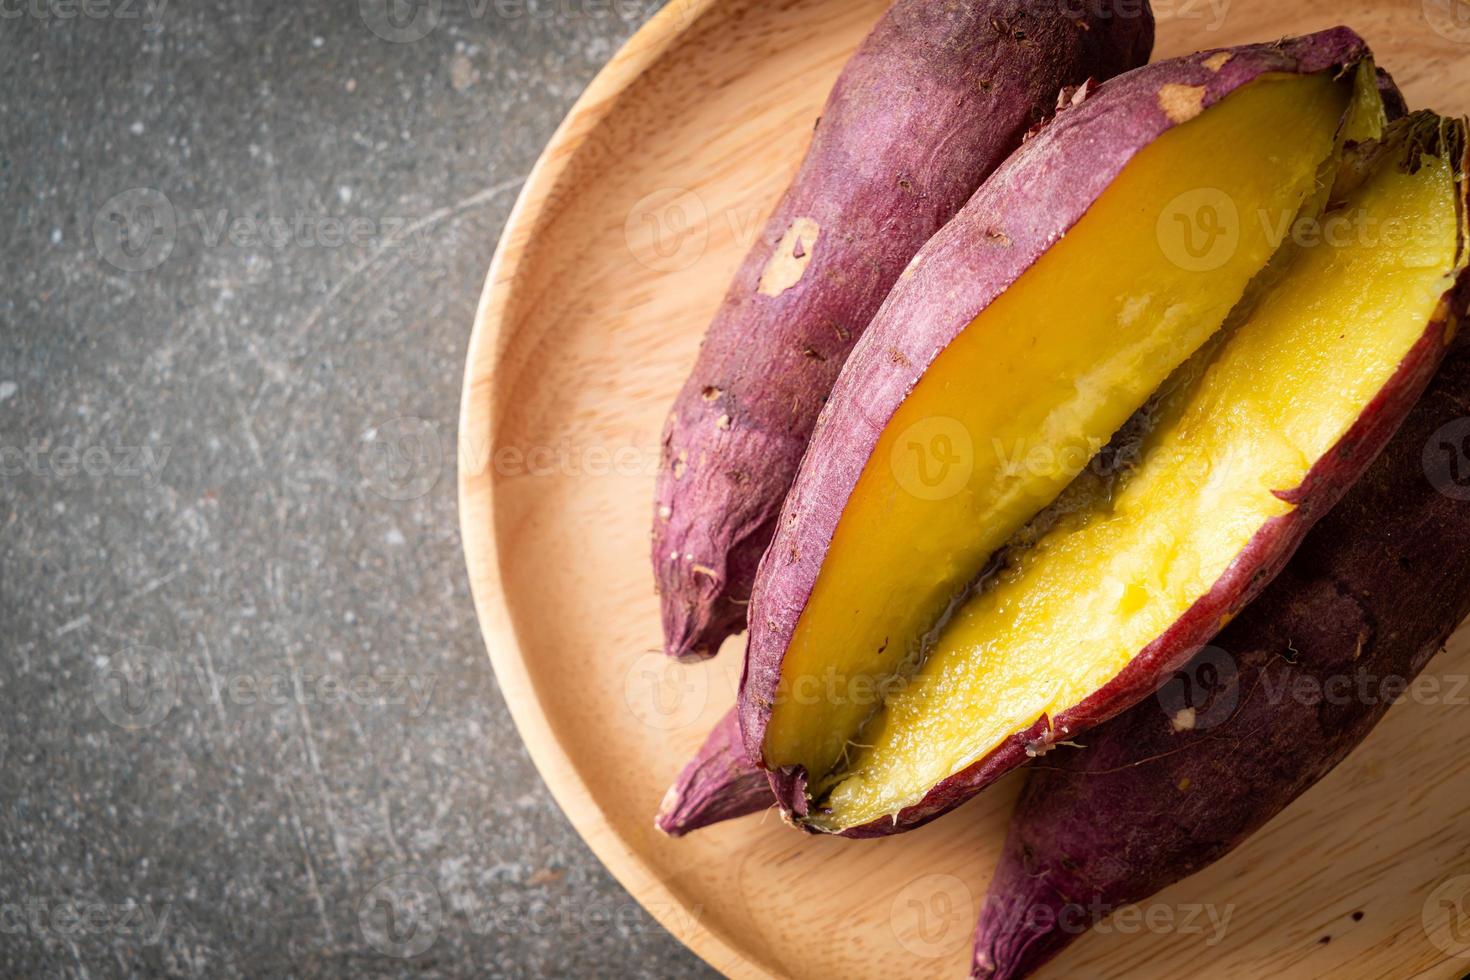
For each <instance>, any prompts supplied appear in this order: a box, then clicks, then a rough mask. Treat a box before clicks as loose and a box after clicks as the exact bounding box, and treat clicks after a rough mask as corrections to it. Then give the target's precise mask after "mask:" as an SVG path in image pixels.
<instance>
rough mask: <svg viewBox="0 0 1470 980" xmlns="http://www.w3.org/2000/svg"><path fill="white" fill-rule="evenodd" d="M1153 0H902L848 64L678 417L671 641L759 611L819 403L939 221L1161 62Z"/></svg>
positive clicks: (712, 646)
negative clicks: (1116, 79)
mask: <svg viewBox="0 0 1470 980" xmlns="http://www.w3.org/2000/svg"><path fill="white" fill-rule="evenodd" d="M1152 46H1153V16H1152V14H1151V12H1150V11H1149V8H1148V4H1147V3H1146V2H1143V3H1140V2H1137V0H1096V2H1093V3H1086V4H1076V3H1068V2H1067V0H953V2H945V3H934V2H931V0H898V2H897V3H895V4H894V6H893V7H892V9H890V10H889V12H888V13H887V14H886V15H885V16H884V17H883V19H882V20H881V21H879V23H878V25H877V26H876V27H875V28H874V29H873V32H872V33H871V34H870V35H869V36H868V38H867V39H866V40H865V41H864V43H863V44H862V46H861V47H860V48H859V49H858V51H857V52H856V53H855V54H854V55H853V57H852V59H851V61H849V62H848V64H847V66H846V68H845V69H844V70H843V72H842V74H841V76H840V77H839V78H838V80H837V83H836V85H835V87H834V88H833V90H832V94H831V96H830V97H829V98H828V100H827V104H826V107H825V109H824V110H823V112H822V116H821V118H820V120H819V123H818V125H817V129H816V133H815V135H814V136H813V138H812V144H811V148H810V150H809V151H808V153H807V156H806V159H805V160H804V162H803V163H802V166H801V169H800V171H799V172H798V174H797V176H796V178H795V180H794V182H793V183H792V185H791V187H790V188H789V189H788V190H787V192H786V194H785V196H784V197H783V198H782V200H781V202H780V203H779V204H778V205H777V207H776V210H775V213H774V214H773V215H772V217H771V219H770V221H769V222H768V223H767V224H766V226H765V229H764V230H763V231H762V233H761V236H760V238H759V240H758V241H757V242H756V244H755V246H754V247H753V248H752V249H751V251H750V254H749V255H748V256H747V257H746V259H745V261H744V263H743V264H742V265H741V267H740V270H739V272H738V273H737V274H736V276H735V280H734V282H733V284H732V285H731V287H730V290H729V293H728V294H727V295H726V297H725V301H724V303H723V305H722V306H721V307H720V310H719V313H718V314H717V315H716V317H715V319H714V322H713V323H712V324H711V325H710V327H709V331H708V333H707V335H706V337H705V340H704V345H703V347H702V348H701V350H700V353H699V358H698V361H697V362H696V364H695V366H694V370H693V372H692V373H691V374H690V376H689V379H688V381H687V382H686V383H685V385H684V388H683V390H682V391H681V392H680V394H679V397H678V400H677V401H676V402H675V404H674V407H673V410H672V412H671V413H670V416H669V420H668V423H667V426H666V427H665V430H664V435H663V450H662V462H661V465H660V470H659V476H658V485H657V492H656V500H655V514H654V525H653V549H652V553H653V567H654V578H655V583H656V585H657V587H658V590H659V593H660V601H661V603H662V614H663V628H664V637H665V650H666V652H667V653H669V654H670V655H671V656H675V657H679V658H689V659H695V658H700V657H705V656H710V655H713V654H714V653H715V652H716V651H717V650H718V649H719V646H720V644H721V642H723V641H724V639H725V638H726V637H728V636H730V635H731V634H733V633H737V632H739V631H740V630H742V629H744V627H745V620H746V607H747V601H748V599H749V597H750V589H751V584H752V582H753V580H754V578H755V569H756V565H757V563H758V562H759V560H760V556H761V554H762V552H764V551H765V549H766V545H767V544H768V543H769V542H770V539H771V535H772V533H773V532H774V530H775V521H776V515H777V513H778V511H779V509H780V506H781V501H782V500H783V499H784V498H785V496H786V491H787V490H788V489H789V488H790V486H791V480H792V478H793V477H794V476H795V474H796V467H797V464H798V462H799V461H800V459H801V455H802V452H803V451H804V450H805V449H806V445H807V440H808V438H809V437H810V435H811V430H812V426H813V424H814V423H815V421H816V418H817V413H818V412H819V411H820V409H821V407H822V404H823V402H824V401H825V400H826V398H827V395H828V393H829V392H830V391H831V388H832V382H833V381H834V379H835V378H836V377H837V372H838V369H839V368H841V366H842V364H843V362H844V361H845V360H846V359H847V355H848V353H849V352H850V351H851V350H852V346H853V344H854V343H855V342H856V340H857V338H858V336H859V335H860V334H861V333H862V332H863V330H864V329H865V328H866V327H867V325H868V322H869V320H871V319H872V316H873V314H874V312H876V311H877V309H878V306H879V304H880V303H881V302H882V300H883V297H884V296H886V295H887V294H888V291H889V288H890V287H891V286H892V285H893V283H894V282H895V280H897V279H898V277H899V274H900V273H901V272H902V271H903V269H904V267H905V266H906V265H907V264H908V262H909V260H910V259H911V258H913V256H914V253H915V252H917V251H918V250H919V246H921V245H922V244H923V243H924V242H925V241H926V240H928V238H929V237H930V236H931V235H933V234H934V232H935V231H937V230H938V229H939V228H940V227H941V226H942V225H943V224H944V223H945V222H946V221H948V220H949V219H950V217H952V216H953V215H954V213H955V212H956V211H958V210H959V208H960V207H961V205H963V204H964V203H965V201H966V200H967V199H968V198H969V197H970V195H971V194H972V193H974V191H975V189H976V188H977V187H979V186H980V184H981V182H982V181H983V180H984V179H985V178H986V177H987V176H989V174H990V173H991V172H992V171H993V170H994V169H995V168H996V166H998V165H999V164H1000V163H1001V161H1002V160H1004V159H1005V158H1006V156H1007V155H1008V154H1010V152H1011V151H1012V150H1013V149H1015V147H1016V146H1017V145H1018V144H1019V143H1020V142H1021V139H1022V137H1023V136H1024V134H1025V133H1026V132H1027V130H1028V129H1030V128H1031V127H1032V126H1034V125H1035V124H1036V123H1037V122H1039V121H1040V120H1042V119H1043V118H1045V116H1046V115H1048V114H1049V113H1050V111H1051V110H1052V108H1053V107H1054V106H1055V105H1056V104H1057V97H1058V91H1059V90H1060V89H1062V88H1063V87H1064V86H1075V85H1079V84H1081V83H1083V82H1084V81H1086V80H1087V79H1088V78H1099V79H1101V78H1107V77H1109V76H1112V75H1115V74H1117V73H1119V72H1122V71H1125V70H1127V69H1129V68H1132V67H1134V66H1136V65H1140V64H1143V63H1144V62H1146V61H1148V57H1149V52H1150V50H1151V49H1152Z"/></svg>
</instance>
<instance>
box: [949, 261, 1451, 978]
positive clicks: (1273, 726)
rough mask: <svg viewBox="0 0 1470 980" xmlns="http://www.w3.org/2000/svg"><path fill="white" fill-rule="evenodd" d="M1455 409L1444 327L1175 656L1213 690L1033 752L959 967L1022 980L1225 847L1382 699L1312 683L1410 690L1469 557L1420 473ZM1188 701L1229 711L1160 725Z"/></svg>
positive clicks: (1444, 448) (1346, 740)
mask: <svg viewBox="0 0 1470 980" xmlns="http://www.w3.org/2000/svg"><path fill="white" fill-rule="evenodd" d="M1467 301H1470V289H1467V288H1466V286H1465V284H1464V283H1463V281H1462V283H1461V285H1460V287H1459V288H1458V290H1457V292H1456V294H1455V296H1454V299H1453V301H1452V302H1447V303H1446V305H1447V306H1450V307H1452V309H1453V313H1454V316H1455V317H1456V318H1458V317H1460V316H1463V315H1464V313H1465V310H1466V305H1467ZM1467 417H1470V337H1464V336H1461V337H1460V338H1459V339H1457V340H1455V341H1454V342H1453V346H1452V349H1451V351H1450V353H1449V355H1448V356H1447V357H1446V359H1445V361H1444V363H1443V365H1442V366H1441V368H1440V370H1439V373H1438V374H1437V375H1436V376H1435V377H1434V380H1433V381H1432V382H1431V384H1430V386H1429V389H1428V391H1427V392H1426V393H1425V395H1424V397H1423V398H1422V399H1421V400H1420V401H1419V403H1418V404H1417V405H1415V407H1414V409H1413V410H1412V412H1411V413H1410V414H1409V416H1408V418H1407V420H1406V421H1405V422H1404V424H1403V426H1402V428H1400V429H1399V431H1398V433H1397V434H1396V435H1395V436H1394V437H1393V441H1392V442H1391V443H1390V444H1389V445H1388V447H1387V449H1385V450H1384V452H1383V453H1382V455H1380V456H1379V457H1378V458H1377V460H1376V461H1375V462H1374V463H1373V465H1372V466H1371V467H1370V468H1369V470H1368V471H1367V473H1366V474H1365V475H1364V476H1363V478H1362V479H1361V480H1360V481H1359V482H1358V483H1357V484H1356V485H1355V486H1354V487H1353V488H1352V489H1351V490H1350V491H1349V492H1348V494H1347V495H1346V496H1345V497H1344V498H1343V500H1342V502H1341V503H1339V504H1338V505H1337V507H1336V508H1335V509H1334V510H1333V511H1332V512H1331V513H1330V514H1328V515H1327V516H1326V517H1325V518H1324V519H1323V520H1322V521H1321V523H1320V524H1318V525H1317V527H1316V528H1315V529H1314V530H1313V531H1312V533H1311V534H1310V535H1309V536H1308V537H1307V539H1306V541H1305V542H1304V543H1303V544H1302V546H1301V548H1300V549H1299V550H1298V551H1297V552H1296V555H1295V556H1294V557H1293V558H1292V559H1291V562H1290V563H1289V564H1288V565H1287V567H1286V569H1285V570H1284V571H1283V572H1282V573H1281V575H1280V576H1279V577H1278V578H1277V579H1276V581H1275V582H1274V583H1273V584H1272V585H1271V587H1270V588H1269V589H1267V590H1266V592H1265V593H1264V594H1263V595H1262V596H1261V597H1260V598H1259V599H1258V600H1256V602H1255V603H1254V604H1253V605H1251V606H1250V607H1249V608H1248V609H1246V610H1245V611H1244V612H1243V613H1241V615H1240V616H1239V618H1237V619H1236V620H1234V621H1233V622H1232V623H1231V624H1230V625H1229V626H1228V627H1226V628H1225V630H1224V631H1223V632H1221V633H1220V634H1219V636H1218V637H1217V638H1216V639H1215V641H1214V644H1213V646H1214V647H1215V648H1216V650H1208V651H1204V652H1202V653H1201V654H1200V655H1199V658H1198V659H1197V660H1195V661H1194V662H1192V663H1190V664H1189V665H1187V667H1186V668H1185V670H1184V672H1183V675H1182V677H1181V679H1180V683H1181V684H1183V683H1186V682H1194V681H1200V680H1204V679H1208V678H1209V673H1208V672H1209V671H1214V672H1216V675H1217V676H1216V677H1215V679H1214V683H1213V684H1212V685H1210V690H1209V695H1210V698H1209V699H1206V698H1204V697H1201V696H1200V695H1199V694H1194V695H1193V696H1192V697H1191V698H1190V699H1189V700H1188V701H1185V700H1183V699H1182V698H1181V699H1180V700H1179V702H1178V705H1176V704H1175V703H1174V699H1173V698H1172V697H1171V698H1169V699H1167V701H1166V699H1165V698H1163V697H1161V698H1160V699H1150V700H1148V701H1145V702H1143V703H1141V704H1139V705H1137V706H1136V707H1134V708H1133V709H1131V710H1130V711H1128V712H1126V713H1124V714H1122V715H1120V716H1119V717H1117V718H1115V719H1113V720H1112V721H1111V722H1108V723H1107V724H1105V725H1102V726H1100V727H1099V728H1097V729H1095V730H1094V731H1093V732H1091V733H1090V734H1089V735H1088V736H1087V737H1084V738H1083V739H1082V740H1081V741H1083V742H1084V743H1085V748H1084V749H1082V750H1080V751H1073V750H1070V749H1065V748H1058V749H1057V750H1055V751H1054V752H1053V753H1052V754H1051V755H1049V756H1047V757H1046V759H1045V760H1044V761H1041V762H1038V763H1036V764H1035V766H1034V767H1033V774H1032V775H1031V777H1030V780H1029V782H1028V783H1027V786H1026V788H1025V790H1024V791H1023V793H1022V796H1021V799H1020V802H1019V803H1018V804H1017V807H1016V811H1015V813H1014V815H1013V816H1012V819H1011V825H1010V832H1009V836H1008V838H1007V841H1006V846H1005V850H1004V852H1003V854H1002V857H1001V861H1000V865H999V867H998V868H997V871H996V874H995V878H994V879H993V880H992V882H991V885H990V896H989V898H988V899H987V901H986V903H985V907H984V909H983V911H982V913H981V917H980V921H979V924H978V926H977V928H976V933H975V957H974V965H973V976H975V977H983V978H986V980H1009V978H1017V977H1024V976H1028V975H1029V974H1031V973H1032V972H1033V971H1035V970H1036V969H1037V968H1038V967H1040V966H1041V965H1042V964H1043V963H1045V962H1047V961H1048V960H1050V959H1051V958H1052V957H1054V956H1056V955H1057V953H1059V952H1060V951H1061V950H1062V949H1064V948H1065V947H1066V946H1067V945H1068V944H1069V943H1071V942H1072V941H1073V940H1074V939H1076V938H1077V937H1078V936H1079V935H1081V934H1082V932H1084V931H1085V930H1086V929H1087V927H1088V926H1090V925H1092V924H1093V922H1092V921H1091V919H1090V918H1089V916H1090V915H1092V914H1093V912H1094V910H1096V909H1103V910H1108V909H1113V908H1117V907H1118V906H1120V905H1127V904H1131V903H1135V902H1140V901H1143V900H1144V899H1146V898H1148V897H1149V896H1151V895H1153V894H1154V893H1156V892H1158V891H1159V890H1161V889H1163V888H1165V887H1166V886H1168V885H1170V884H1173V883H1174V882H1176V881H1178V880H1180V879H1182V878H1185V877H1187V876H1189V875H1191V874H1193V873H1194V872H1196V871H1199V870H1201V869H1202V868H1205V867H1207V866H1208V865H1210V864H1212V863H1214V862H1215V861H1217V860H1219V859H1220V858H1222V857H1224V856H1225V855H1226V854H1228V853H1229V852H1230V851H1231V850H1233V849H1234V848H1235V847H1236V846H1237V845H1239V844H1240V843H1241V842H1243V841H1244V840H1246V838H1248V837H1250V835H1251V834H1253V833H1255V831H1257V830H1258V829H1260V828H1261V827H1262V826H1263V825H1264V824H1266V823H1267V821H1269V820H1270V819H1271V818H1272V817H1274V816H1276V814H1278V813H1280V812H1281V811H1282V810H1283V809H1285V808H1286V807H1287V806H1288V805H1289V804H1290V803H1291V802H1292V801H1293V800H1295V799H1296V798H1297V797H1298V796H1300V795H1301V794H1302V793H1304V792H1305V791H1306V790H1307V789H1308V788H1310V787H1311V786H1312V785H1313V784H1314V783H1316V782H1317V781H1318V780H1319V779H1321V778H1322V777H1323V776H1325V775H1326V774H1327V773H1328V772H1329V771H1331V770H1332V768H1333V767H1334V766H1336V765H1337V764H1338V763H1339V762H1341V761H1342V760H1343V758H1344V757H1346V756H1347V754H1348V753H1349V752H1351V751H1352V750H1353V749H1354V748H1355V747H1356V746H1357V745H1358V744H1359V743H1360V742H1362V741H1363V739H1364V738H1365V737H1367V735H1368V733H1369V732H1370V731H1372V729H1373V726H1374V725H1376V724H1377V723H1378V722H1379V720H1380V719H1381V718H1382V717H1383V715H1384V713H1385V712H1386V711H1387V710H1388V708H1389V706H1390V704H1391V699H1390V698H1388V697H1384V696H1381V691H1382V689H1383V688H1382V686H1381V683H1380V684H1379V686H1378V687H1377V688H1375V687H1373V686H1371V685H1370V686H1369V688H1368V690H1370V691H1374V690H1377V691H1378V692H1380V694H1379V696H1374V697H1370V698H1364V697H1360V696H1357V695H1356V694H1353V695H1351V696H1349V697H1347V698H1340V697H1315V696H1313V694H1312V692H1314V691H1316V692H1324V691H1325V692H1331V691H1333V690H1336V689H1340V687H1341V685H1342V684H1348V685H1349V690H1351V691H1352V692H1358V691H1359V690H1360V687H1359V685H1360V684H1362V683H1364V682H1372V681H1375V679H1378V680H1381V679H1386V678H1398V679H1402V681H1403V683H1405V684H1407V683H1408V682H1411V681H1412V680H1413V679H1414V678H1415V677H1416V676H1418V674H1419V672H1420V671H1421V670H1423V668H1424V666H1425V665H1426V664H1427V663H1428V662H1429V660H1430V659H1431V658H1432V657H1433V656H1434V654H1435V653H1437V652H1438V651H1439V650H1440V649H1441V648H1442V646H1443V644H1444V642H1445V640H1446V639H1447V638H1448V637H1449V635H1450V633H1451V632H1453V630H1454V629H1455V627H1456V625H1457V624H1458V623H1460V622H1461V621H1462V620H1463V619H1464V618H1465V617H1466V615H1467V614H1470V562H1465V561H1461V560H1456V559H1454V558H1452V557H1451V558H1447V557H1446V556H1455V555H1459V554H1461V553H1463V552H1464V551H1465V550H1466V549H1467V548H1470V500H1467V499H1465V494H1464V492H1463V489H1464V488H1463V487H1454V488H1453V489H1454V490H1457V491H1460V492H1459V493H1458V495H1457V496H1452V495H1451V494H1448V493H1445V492H1442V487H1443V484H1439V485H1436V484H1435V483H1432V482H1431V479H1430V477H1429V473H1431V472H1437V471H1436V470H1435V469H1434V467H1435V466H1440V465H1442V464H1443V462H1445V461H1449V460H1451V459H1453V457H1452V456H1450V455H1449V454H1450V453H1451V447H1449V446H1448V445H1446V444H1445V442H1446V435H1445V433H1444V432H1443V431H1442V429H1443V427H1444V426H1446V425H1449V424H1451V423H1454V422H1456V421H1459V420H1464V419H1466V418H1467ZM1454 448H1455V450H1456V451H1463V447H1462V446H1461V445H1456V447H1454ZM1435 460H1439V461H1440V463H1436V462H1435ZM1448 472H1449V471H1448V470H1447V469H1446V472H1445V473H1438V477H1439V479H1442V480H1448V479H1449V476H1448ZM1217 650H1219V651H1224V653H1225V654H1226V656H1223V657H1222V656H1221V655H1220V654H1219V653H1218V652H1216V651H1217ZM1297 685H1304V686H1301V687H1298V686H1297ZM1329 685H1332V686H1329ZM1294 690H1297V691H1300V690H1305V691H1306V692H1307V694H1306V696H1302V695H1298V694H1293V693H1292V692H1293V691H1294ZM1200 702H1204V703H1200ZM1166 703H1167V704H1168V707H1167V708H1166V706H1165V705H1166ZM1186 704H1187V705H1188V706H1189V707H1192V708H1195V709H1196V710H1203V711H1209V710H1211V708H1212V706H1215V705H1224V709H1221V708H1218V707H1216V708H1214V710H1216V711H1218V712H1222V713H1223V712H1224V711H1230V709H1231V705H1232V704H1233V705H1234V707H1233V711H1230V713H1228V714H1227V715H1226V717H1225V719H1224V720H1223V721H1220V722H1219V723H1218V724H1198V723H1196V724H1195V725H1194V726H1193V727H1190V726H1188V725H1176V723H1175V720H1176V718H1178V717H1179V716H1178V714H1177V712H1176V711H1175V710H1174V709H1175V708H1176V707H1179V706H1182V705H1186ZM1191 717H1192V716H1191ZM1064 914H1065V915H1066V916H1067V919H1066V920H1065V921H1066V922H1067V923H1068V926H1067V927H1062V926H1060V925H1058V924H1057V922H1058V921H1061V917H1062V916H1063V915H1064Z"/></svg>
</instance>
